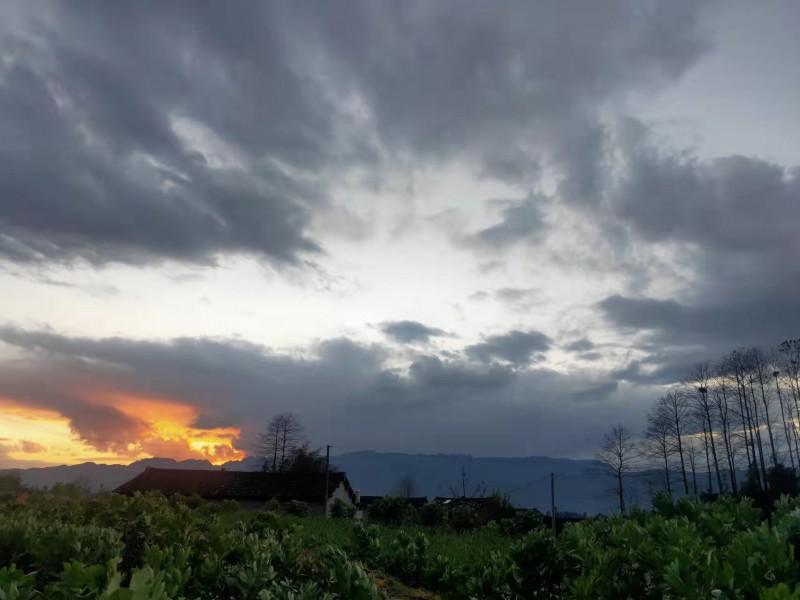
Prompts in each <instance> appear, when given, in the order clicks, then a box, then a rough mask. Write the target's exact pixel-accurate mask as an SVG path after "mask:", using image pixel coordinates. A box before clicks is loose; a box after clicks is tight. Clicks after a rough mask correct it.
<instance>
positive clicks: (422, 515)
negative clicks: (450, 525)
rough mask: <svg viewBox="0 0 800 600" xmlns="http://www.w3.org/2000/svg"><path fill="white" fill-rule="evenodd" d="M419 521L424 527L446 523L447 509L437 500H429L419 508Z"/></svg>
mask: <svg viewBox="0 0 800 600" xmlns="http://www.w3.org/2000/svg"><path fill="white" fill-rule="evenodd" d="M419 521H420V523H422V524H423V525H425V526H426V527H439V526H441V525H444V524H445V523H447V510H446V509H445V507H444V506H442V504H441V503H439V502H429V503H428V504H425V505H424V506H423V507H422V508H420V509H419Z"/></svg>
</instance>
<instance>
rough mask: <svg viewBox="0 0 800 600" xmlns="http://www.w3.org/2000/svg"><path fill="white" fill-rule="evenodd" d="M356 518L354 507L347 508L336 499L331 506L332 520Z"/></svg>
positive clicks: (347, 506)
mask: <svg viewBox="0 0 800 600" xmlns="http://www.w3.org/2000/svg"><path fill="white" fill-rule="evenodd" d="M355 516H356V508H355V506H349V505H347V504H345V503H344V502H343V501H342V500H340V499H339V498H337V499H336V500H334V501H333V504H331V517H332V518H334V519H352V518H353V517H355Z"/></svg>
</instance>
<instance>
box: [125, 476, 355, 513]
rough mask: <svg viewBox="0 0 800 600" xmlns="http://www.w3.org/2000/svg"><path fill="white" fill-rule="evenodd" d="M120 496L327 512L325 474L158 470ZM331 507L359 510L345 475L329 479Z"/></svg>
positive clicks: (128, 484)
mask: <svg viewBox="0 0 800 600" xmlns="http://www.w3.org/2000/svg"><path fill="white" fill-rule="evenodd" d="M114 492H115V493H117V494H126V495H132V494H134V493H136V492H161V493H162V494H164V495H165V496H172V495H175V494H180V495H184V496H191V495H193V494H197V495H198V496H200V497H201V498H203V499H204V500H207V501H209V502H221V501H223V500H235V501H236V502H238V503H239V504H240V505H241V506H242V507H243V508H261V507H262V506H263V505H264V504H265V503H266V502H269V501H270V500H272V499H273V498H275V499H277V500H278V501H279V502H280V503H281V504H283V503H286V502H291V501H292V500H299V501H302V502H306V503H307V504H308V505H309V506H310V507H311V512H313V513H316V514H323V513H324V510H325V501H324V498H325V496H326V494H325V474H324V473H264V472H261V471H226V470H224V469H222V470H219V471H216V470H201V469H158V468H154V467H146V468H145V470H144V471H143V472H142V473H140V474H139V475H137V476H136V477H134V478H133V479H131V480H130V481H128V482H126V483H123V484H122V485H121V486H119V487H118V488H117V489H115V490H114ZM327 498H328V501H329V502H328V503H329V505H330V504H332V503H333V501H334V500H337V499H338V500H341V501H342V502H344V503H345V504H346V505H347V506H352V507H354V508H356V507H358V503H359V496H358V492H356V491H355V490H353V488H352V487H351V486H350V482H349V481H348V480H347V476H346V474H345V473H330V475H329V477H328V493H327Z"/></svg>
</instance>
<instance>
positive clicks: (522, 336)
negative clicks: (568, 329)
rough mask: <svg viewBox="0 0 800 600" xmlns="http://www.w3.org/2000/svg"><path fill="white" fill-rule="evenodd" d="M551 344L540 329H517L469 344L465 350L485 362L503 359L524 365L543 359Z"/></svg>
mask: <svg viewBox="0 0 800 600" xmlns="http://www.w3.org/2000/svg"><path fill="white" fill-rule="evenodd" d="M551 345H552V340H551V339H550V338H549V337H548V336H546V335H545V334H543V333H541V332H539V331H519V330H515V331H510V332H508V333H506V334H504V335H495V336H491V337H488V338H486V340H485V341H483V342H481V343H479V344H473V345H471V346H467V347H466V348H465V349H464V352H465V353H466V355H467V356H469V357H470V358H473V359H475V360H478V361H481V362H485V363H487V362H491V361H494V360H503V361H507V362H509V363H511V364H513V365H518V366H524V365H529V364H531V363H533V362H538V361H540V360H543V359H544V356H543V354H544V353H545V352H547V350H549V349H550V346H551Z"/></svg>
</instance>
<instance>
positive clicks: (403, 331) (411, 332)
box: [380, 321, 447, 344]
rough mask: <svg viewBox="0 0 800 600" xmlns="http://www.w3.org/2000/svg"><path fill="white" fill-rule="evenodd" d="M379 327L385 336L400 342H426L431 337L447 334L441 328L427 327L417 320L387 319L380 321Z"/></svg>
mask: <svg viewBox="0 0 800 600" xmlns="http://www.w3.org/2000/svg"><path fill="white" fill-rule="evenodd" d="M380 327H381V331H383V333H384V334H386V336H387V337H389V338H390V339H392V340H394V341H396V342H400V343H401V344H411V343H414V342H422V343H427V342H428V341H430V339H431V338H432V337H439V336H443V335H447V332H446V331H444V330H442V329H437V328H436V327H428V326H427V325H423V324H422V323H419V322H418V321H388V322H386V323H381V326H380Z"/></svg>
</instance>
